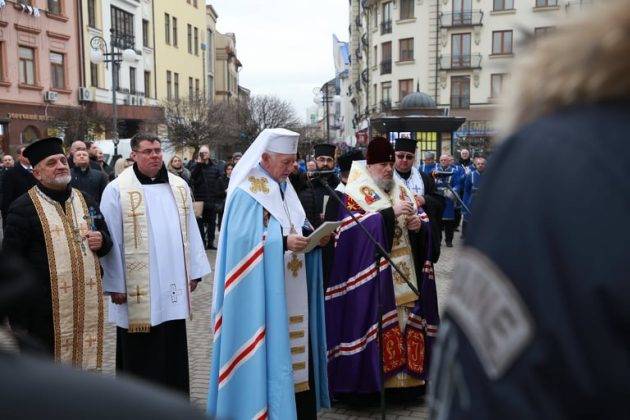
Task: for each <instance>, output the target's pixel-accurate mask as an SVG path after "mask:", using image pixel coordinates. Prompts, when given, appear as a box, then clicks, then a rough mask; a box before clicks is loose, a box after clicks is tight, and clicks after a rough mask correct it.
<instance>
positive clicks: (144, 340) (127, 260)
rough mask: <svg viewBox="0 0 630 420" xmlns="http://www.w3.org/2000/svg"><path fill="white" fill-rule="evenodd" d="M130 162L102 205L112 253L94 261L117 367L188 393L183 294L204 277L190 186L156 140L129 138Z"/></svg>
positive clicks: (206, 269) (187, 306)
mask: <svg viewBox="0 0 630 420" xmlns="http://www.w3.org/2000/svg"><path fill="white" fill-rule="evenodd" d="M131 149H132V152H131V157H132V158H133V160H134V161H135V163H134V165H133V166H132V167H130V168H127V169H126V170H125V171H123V172H122V173H121V174H120V175H119V176H118V178H116V179H115V180H114V181H112V182H111V183H110V184H109V185H108V186H107V188H106V189H105V191H104V192H103V198H102V200H101V211H102V213H103V216H104V217H105V220H106V221H107V224H108V225H109V226H111V227H110V229H111V236H112V240H113V242H114V247H113V248H112V252H110V253H109V255H107V256H106V257H105V258H102V259H101V263H102V265H103V269H104V273H105V274H104V278H103V286H104V287H103V288H104V291H105V292H106V293H108V294H109V295H110V297H111V303H110V305H109V320H110V322H114V323H116V325H117V327H118V328H117V340H116V346H117V350H116V370H117V372H119V373H120V372H123V373H126V374H131V375H135V376H137V377H140V378H143V379H145V380H148V381H152V382H155V383H159V384H162V385H163V386H166V387H169V388H171V389H174V390H176V391H180V392H183V393H185V394H186V395H188V394H189V379H188V348H187V342H186V318H188V317H189V316H190V314H191V297H190V293H191V292H192V291H194V290H195V288H196V287H197V283H198V282H199V281H200V280H201V278H202V277H203V276H205V275H207V274H208V273H210V264H209V263H208V258H207V256H206V253H205V250H204V246H203V242H202V240H201V235H200V234H199V229H198V227H197V221H196V219H195V215H194V212H193V206H192V199H191V194H190V189H189V187H188V185H187V184H186V182H185V181H184V180H183V179H181V178H180V177H178V176H176V175H172V174H170V173H169V172H168V171H167V170H166V167H165V166H164V163H163V161H162V146H161V142H160V139H159V138H158V137H156V136H154V135H151V134H145V133H138V134H136V135H135V136H134V137H133V138H132V139H131Z"/></svg>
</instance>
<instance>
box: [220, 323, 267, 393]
mask: <svg viewBox="0 0 630 420" xmlns="http://www.w3.org/2000/svg"><path fill="white" fill-rule="evenodd" d="M264 341H265V327H264V326H263V327H260V328H259V329H258V330H257V331H256V332H255V333H254V335H253V336H252V338H250V339H249V340H247V342H246V343H245V344H243V345H242V346H241V348H240V349H238V350H237V352H236V354H235V355H234V356H233V357H232V358H231V359H230V360H228V361H227V362H226V363H225V364H224V365H223V367H222V368H221V370H219V389H221V388H222V387H223V386H224V385H225V384H226V383H228V381H229V380H230V379H231V378H232V376H233V375H234V373H235V372H236V370H237V369H238V368H239V367H240V366H241V365H243V364H244V363H245V362H247V361H248V360H249V359H250V358H251V357H252V356H253V355H254V354H255V353H256V350H258V349H259V348H260V346H262V344H263V342H264Z"/></svg>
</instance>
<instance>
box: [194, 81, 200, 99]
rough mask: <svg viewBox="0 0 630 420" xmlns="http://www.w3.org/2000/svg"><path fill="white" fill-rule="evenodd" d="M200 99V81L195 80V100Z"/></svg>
mask: <svg viewBox="0 0 630 420" xmlns="http://www.w3.org/2000/svg"><path fill="white" fill-rule="evenodd" d="M198 97H199V79H195V99H196V98H198Z"/></svg>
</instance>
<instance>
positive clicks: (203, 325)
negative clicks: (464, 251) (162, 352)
mask: <svg viewBox="0 0 630 420" xmlns="http://www.w3.org/2000/svg"><path fill="white" fill-rule="evenodd" d="M457 236H459V235H457ZM458 249H459V242H458V238H456V240H455V247H454V248H446V247H442V255H441V257H440V261H439V262H438V264H437V265H436V282H437V291H438V303H439V305H440V310H441V307H442V304H443V303H444V300H445V298H446V296H447V295H448V291H449V289H450V284H451V277H452V272H453V262H454V260H455V257H456V255H457V252H458ZM215 256H216V252H215V251H210V252H209V253H208V257H209V259H210V262H211V265H212V268H213V270H214V260H215ZM192 297H193V311H194V312H193V319H192V320H191V321H189V322H188V325H187V332H188V352H189V359H190V365H189V369H190V392H191V396H190V398H191V401H192V403H193V404H194V405H195V406H197V407H199V408H201V409H203V410H205V407H206V402H207V401H206V399H207V394H208V375H209V371H210V355H211V352H212V336H211V331H210V306H211V302H212V278H211V277H210V276H209V277H207V278H204V280H203V281H202V282H201V283H200V284H199V287H198V288H197V290H196V291H195V292H194V293H193V294H192ZM2 348H8V349H15V345H14V343H13V342H12V340H11V339H10V338H9V337H8V335H7V334H6V333H5V332H4V331H2V330H1V329H0V349H2ZM115 360H116V329H115V327H114V326H112V325H110V324H107V325H106V327H105V348H104V360H103V372H104V374H105V375H114V368H115ZM318 417H319V418H321V419H337V420H353V419H367V418H380V414H379V410H378V406H377V405H375V406H374V407H364V408H357V407H349V406H345V405H342V404H337V405H335V406H334V407H333V408H331V409H329V410H324V411H322V412H321V413H320V414H319V416H318ZM387 418H388V419H395V420H406V419H426V418H428V411H427V408H426V405H425V404H424V403H423V402H421V403H418V404H415V405H409V406H392V407H388V410H387Z"/></svg>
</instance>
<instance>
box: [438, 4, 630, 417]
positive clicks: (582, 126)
mask: <svg viewBox="0 0 630 420" xmlns="http://www.w3.org/2000/svg"><path fill="white" fill-rule="evenodd" d="M535 48H536V49H535V50H533V51H529V53H528V54H522V55H521V57H523V61H521V62H520V65H519V66H517V67H516V69H517V70H518V71H517V73H516V74H514V79H513V83H512V84H511V86H512V91H511V92H510V94H511V96H510V98H511V100H509V101H508V103H507V105H506V106H505V107H504V110H505V113H504V115H503V117H502V119H501V120H500V121H499V122H500V123H502V124H503V125H504V132H503V135H504V136H507V139H506V140H505V142H504V143H503V144H502V145H501V147H500V148H499V149H498V151H497V152H496V153H495V154H494V155H493V157H492V160H491V161H490V163H489V165H488V168H487V170H486V171H485V174H484V180H483V182H482V185H481V189H480V191H479V193H478V198H476V199H475V200H476V203H475V204H474V206H473V207H474V210H473V223H472V224H471V225H470V229H469V232H468V233H469V234H468V238H467V245H468V246H467V247H466V248H464V250H463V251H462V253H461V255H460V257H459V261H458V265H457V267H456V269H455V278H454V280H453V284H452V288H451V291H450V296H449V300H448V303H447V305H446V309H445V316H444V318H443V320H444V322H443V324H442V328H441V332H440V336H439V347H440V351H439V353H438V354H437V355H436V357H435V359H434V361H435V362H436V363H435V365H434V366H433V367H432V378H433V383H432V391H431V394H432V398H431V404H430V406H431V412H432V415H433V418H436V419H461V418H471V419H472V418H474V419H481V418H482V419H505V418H510V419H532V418H536V419H568V418H570V419H592V418H601V419H618V418H619V419H620V418H630V406H629V405H628V398H629V397H630V352H629V349H630V333H629V332H630V283H629V282H628V261H630V248H628V244H627V238H628V236H630V229H629V227H628V224H627V215H628V214H629V213H630V183H628V182H623V181H620V180H624V179H626V172H627V168H626V167H624V166H623V165H611V164H610V157H611V156H623V155H625V154H626V150H627V144H628V141H627V137H628V136H627V133H628V130H629V129H630V118H628V115H630V79H628V77H627V74H629V73H630V61H629V60H627V59H621V57H627V55H628V52H630V2H628V1H618V2H602V4H601V9H599V10H597V9H593V10H591V11H590V12H589V14H588V15H587V16H585V17H584V19H582V20H581V21H579V22H575V23H572V24H570V25H568V26H566V27H563V28H559V29H558V30H557V32H556V33H554V34H552V35H548V38H546V39H541V40H537V41H536V46H535ZM541 72H544V74H545V77H544V78H533V77H532V75H534V74H540V73H541ZM559 155H561V156H563V159H558V156H559ZM592 168H598V169H597V170H596V171H594V170H592ZM524 198H525V199H524ZM604 206H605V207H604ZM506 209H509V211H506ZM515 220H518V221H519V222H518V223H515ZM611 232H615V234H614V235H611V234H610V233H611Z"/></svg>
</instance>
